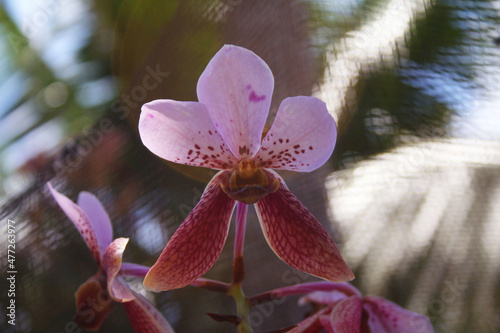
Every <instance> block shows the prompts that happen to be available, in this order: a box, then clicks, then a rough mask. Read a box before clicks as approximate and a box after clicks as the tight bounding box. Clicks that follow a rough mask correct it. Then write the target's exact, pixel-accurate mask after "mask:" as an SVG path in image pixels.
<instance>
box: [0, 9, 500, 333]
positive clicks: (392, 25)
mask: <svg viewBox="0 0 500 333" xmlns="http://www.w3.org/2000/svg"><path fill="white" fill-rule="evenodd" d="M499 11H500V1H498V0H496V1H494V0H490V1H488V0H475V1H461V0H448V1H446V0H336V1H335V0H331V1H326V0H325V1H320V0H307V1H306V0H303V1H299V0H272V1H268V0H255V1H250V0H203V1H202V0H184V1H174V0H162V1H159V0H158V1H155V0H149V1H140V2H139V1H133V0H123V1H118V0H113V1H112V0H104V1H97V0H94V1H93V0H43V1H42V0H37V1H35V0H3V1H2V2H1V7H0V78H1V79H0V133H1V135H0V161H1V166H0V177H1V180H2V181H1V186H0V203H1V205H2V210H1V228H0V244H1V248H2V253H4V254H3V255H2V258H1V261H0V262H1V270H2V272H6V270H7V266H6V264H7V261H6V259H7V255H6V252H7V220H8V219H11V220H14V221H16V231H17V232H16V236H17V239H16V264H17V270H18V275H17V294H16V301H17V303H16V304H17V325H16V326H15V327H12V326H10V325H8V324H7V322H6V316H5V309H6V304H7V301H8V299H7V295H6V293H5V292H2V295H1V297H0V315H1V316H0V318H1V319H0V325H1V328H0V330H1V331H2V332H65V325H66V324H67V323H68V322H69V321H71V318H72V316H73V314H74V312H75V305H74V296H73V295H74V292H75V291H76V289H77V288H78V286H79V285H80V284H82V283H83V282H84V281H86V280H87V278H88V277H90V276H91V275H93V274H95V272H96V270H97V267H96V266H95V263H94V261H93V258H92V256H91V255H90V252H89V251H88V250H87V248H86V246H85V244H84V242H83V241H82V240H81V238H80V236H79V234H78V233H77V231H76V229H75V228H74V227H73V226H72V224H71V223H70V221H69V220H68V219H67V218H66V216H65V215H64V214H63V213H62V212H61V211H60V209H59V208H58V207H57V205H56V204H55V202H54V200H53V199H52V197H51V196H50V195H49V194H48V191H47V188H46V186H45V183H46V182H47V181H49V180H50V181H52V183H53V184H54V186H55V187H56V188H57V189H58V190H59V191H61V192H62V193H64V194H65V195H67V196H69V197H70V198H71V199H73V200H76V197H77V194H78V192H80V191H83V190H85V191H90V192H92V193H94V194H95V195H97V196H98V197H99V198H100V199H101V201H102V202H103V203H104V204H105V206H106V209H107V210H108V212H109V213H110V215H111V218H112V221H113V227H114V235H115V237H118V236H124V237H130V238H131V241H130V243H129V245H128V247H127V250H126V252H125V255H124V257H125V260H126V261H131V262H136V263H142V264H145V265H152V264H153V263H154V262H155V260H156V258H157V257H158V255H159V253H160V252H161V250H162V249H163V247H164V245H165V244H166V242H167V241H168V239H169V237H170V236H171V235H172V233H173V232H174V231H175V229H176V228H177V226H178V225H179V224H180V223H181V222H182V220H183V219H184V217H186V216H187V214H188V213H189V212H190V211H191V209H192V208H193V207H194V205H195V204H196V203H197V201H198V200H199V198H200V196H201V193H202V192H203V189H204V186H205V184H206V181H207V180H208V179H209V178H210V174H209V173H208V172H207V171H206V170H202V169H197V168H192V167H182V166H178V165H174V164H171V163H168V162H165V161H162V160H160V159H158V158H157V157H156V156H155V155H153V154H151V153H150V152H149V151H147V149H145V148H144V147H143V146H142V144H141V142H140V138H139V137H138V134H137V120H138V116H139V112H140V107H141V105H142V104H143V103H145V102H148V101H150V100H153V99H158V98H171V99H176V100H187V101H189V100H196V93H195V91H196V82H197V80H198V77H199V75H200V74H201V72H202V71H203V69H204V67H205V66H206V64H207V63H208V61H209V60H210V59H211V57H212V56H213V55H214V54H215V53H216V52H217V50H218V49H219V48H220V47H221V46H222V45H223V44H226V43H231V44H236V45H240V46H244V47H247V48H249V49H251V50H253V51H254V52H255V53H257V54H258V55H259V56H261V57H262V58H263V59H264V60H265V61H266V62H267V63H268V64H269V66H270V67H271V70H272V71H273V73H274V76H275V81H276V84H275V87H276V88H275V92H274V96H273V102H272V107H271V113H270V116H269V124H271V123H272V119H273V117H274V114H275V112H276V109H277V107H278V105H279V103H280V102H281V100H282V99H283V98H285V97H288V96H295V95H313V96H317V97H319V98H321V99H323V100H325V101H326V102H327V104H328V108H329V110H330V111H331V113H332V115H333V116H334V117H335V119H336V120H337V121H338V127H339V138H338V142H337V146H336V149H335V152H334V155H333V156H332V158H331V159H330V161H329V162H328V163H327V164H325V165H324V166H323V167H322V168H320V169H319V170H316V171H314V172H312V173H307V174H305V173H304V174H299V173H291V172H290V173H283V174H282V175H283V177H285V179H286V181H287V183H288V184H289V187H290V189H291V190H292V191H293V192H294V193H295V194H296V195H297V196H298V197H299V198H300V199H301V200H302V201H303V203H304V204H305V205H306V206H308V207H309V208H310V210H311V211H312V212H313V213H314V214H315V216H316V217H318V219H319V220H320V221H321V222H322V223H323V224H324V225H325V226H326V227H327V228H328V229H329V230H330V232H331V234H332V236H333V237H334V238H335V240H336V241H337V244H338V245H339V247H340V248H341V251H342V253H343V255H344V257H345V259H346V261H347V262H348V263H349V264H350V266H351V267H352V268H353V270H354V272H355V273H356V277H357V278H356V280H355V281H354V282H353V283H354V284H355V285H356V286H357V287H358V288H360V290H361V291H362V292H363V293H369V294H376V295H380V296H383V297H386V298H388V299H390V300H392V301H394V302H396V303H398V304H400V305H401V306H403V307H406V308H408V309H410V310H412V311H416V312H420V313H422V314H426V315H428V316H429V317H430V319H431V321H432V323H433V325H434V327H435V330H436V332H500V111H499V109H500V50H499V45H500V26H499V23H500V16H499ZM151 73H160V74H157V75H156V76H153V77H155V80H156V81H155V83H157V84H145V81H144V80H145V78H146V77H147V76H148V75H149V76H152V74H151ZM148 80H149V79H148ZM148 82H149V83H151V82H153V81H148ZM232 233H233V229H231V234H230V236H229V238H228V242H227V244H226V247H225V249H224V252H223V254H222V255H221V257H220V259H219V261H218V262H217V263H216V265H215V266H214V268H213V269H211V270H210V271H209V272H208V273H207V276H208V277H210V278H217V279H221V280H224V281H227V282H229V280H230V277H231V265H232V258H231V247H232ZM245 263H246V269H247V277H246V280H245V284H244V287H245V291H246V293H247V295H253V294H256V293H258V292H262V291H265V290H267V289H270V288H275V287H280V286H284V285H290V284H295V283H299V282H308V281H314V280H315V278H313V277H309V276H307V275H305V274H302V273H299V272H297V271H295V270H293V269H291V268H289V267H287V266H286V265H285V264H283V263H281V261H280V260H279V259H277V258H276V256H275V255H274V254H273V253H272V252H271V251H270V250H269V248H268V247H267V245H266V244H265V240H264V238H263V236H262V232H261V231H260V227H259V226H258V222H257V218H256V216H255V213H254V211H253V209H250V215H249V221H248V233H247V238H246V247H245ZM2 274H3V273H2ZM2 276H3V275H2ZM130 283H131V285H132V286H133V287H134V288H135V289H136V290H138V291H139V292H143V293H144V291H143V290H142V289H141V281H140V280H134V279H132V280H130ZM7 287H8V286H7V282H6V279H5V278H2V280H1V281H0V290H7ZM145 295H146V296H147V297H148V298H149V299H150V300H151V301H152V302H154V303H155V304H156V305H157V307H158V308H159V309H160V310H161V311H162V313H163V314H164V315H165V316H166V317H167V318H168V320H169V321H170V322H171V323H172V325H173V326H174V327H175V328H176V330H177V331H178V332H233V331H235V329H234V328H233V327H232V326H231V325H230V324H223V323H222V324H221V323H215V322H214V321H213V320H212V319H210V318H209V317H208V316H207V315H205V313H206V312H217V313H226V314H231V313H234V312H235V309H234V306H233V304H232V302H231V299H230V298H229V297H228V296H226V295H221V294H214V293H211V292H208V291H204V290H197V289H195V288H192V287H187V288H184V289H182V290H177V291H170V292H164V293H159V294H150V293H145ZM296 301H297V297H289V298H287V300H286V302H285V303H284V304H281V305H275V304H271V305H268V306H267V307H255V308H254V309H252V312H251V321H252V324H253V325H254V327H255V330H256V332H269V331H273V330H277V329H279V328H281V327H286V326H290V325H293V324H295V323H297V322H298V321H299V320H301V319H302V318H304V317H305V316H306V315H307V314H308V313H310V312H311V311H312V308H308V307H307V306H306V307H298V306H297V305H296ZM100 332H121V333H126V332H132V330H131V328H130V325H129V323H128V321H127V319H126V316H125V311H124V310H123V308H122V307H120V306H117V307H116V308H115V309H114V310H113V312H112V314H111V315H110V317H109V318H108V319H107V320H106V321H105V323H104V325H103V326H102V328H101V330H100Z"/></svg>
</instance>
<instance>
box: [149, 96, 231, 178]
mask: <svg viewBox="0 0 500 333" xmlns="http://www.w3.org/2000/svg"><path fill="white" fill-rule="evenodd" d="M139 133H140V135H141V139H142V142H143V143H144V145H145V146H146V147H147V148H148V149H149V150H151V152H153V153H154V154H156V155H158V156H160V157H161V158H163V159H166V160H169V161H171V162H176V163H181V164H187V165H193V166H201V167H207V168H213V169H228V168H229V167H230V166H231V165H233V164H234V163H235V162H236V158H235V157H234V156H233V154H232V153H231V151H230V150H229V148H227V146H226V144H225V143H224V141H223V140H222V137H221V136H220V134H219V132H218V131H217V129H216V128H215V126H214V125H213V123H212V120H211V119H210V115H209V114H208V111H207V109H206V107H205V106H204V105H203V104H201V103H197V102H177V101H173V100H168V99H162V100H156V101H153V102H150V103H147V104H144V105H143V106H142V112H141V117H140V119H139Z"/></svg>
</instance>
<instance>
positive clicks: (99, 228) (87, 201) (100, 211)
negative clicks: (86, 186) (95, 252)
mask: <svg viewBox="0 0 500 333" xmlns="http://www.w3.org/2000/svg"><path fill="white" fill-rule="evenodd" d="M76 203H77V205H78V206H80V208H81V209H83V211H84V212H85V214H87V216H88V218H89V222H90V223H91V224H92V226H93V229H94V231H95V233H96V237H97V241H98V242H99V246H100V248H101V253H104V250H106V247H107V246H108V245H109V243H111V241H112V240H113V227H112V226H111V220H110V219H109V215H108V213H107V212H106V210H105V209H104V207H103V205H102V204H101V202H100V201H99V199H97V198H96V197H95V196H94V195H93V194H91V193H89V192H80V194H79V195H78V200H77V201H76Z"/></svg>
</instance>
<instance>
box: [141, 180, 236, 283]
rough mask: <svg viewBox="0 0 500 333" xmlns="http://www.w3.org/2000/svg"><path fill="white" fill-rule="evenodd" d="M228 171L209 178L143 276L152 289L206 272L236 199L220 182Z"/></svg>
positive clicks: (221, 241) (214, 258)
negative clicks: (201, 194)
mask: <svg viewBox="0 0 500 333" xmlns="http://www.w3.org/2000/svg"><path fill="white" fill-rule="evenodd" d="M227 173H228V172H227V171H221V172H219V173H218V174H217V175H215V176H214V178H213V179H212V180H211V181H210V183H209V184H208V185H207V188H206V189H205V191H204V192H203V196H202V197H201V199H200V202H198V204H197V205H196V207H195V208H194V209H193V211H192V212H191V213H190V214H189V215H188V217H187V218H186V219H185V220H184V222H182V224H181V225H180V227H179V228H178V229H177V231H176V232H175V233H174V235H173V236H172V238H171V239H170V241H169V242H168V244H167V246H166V247H165V249H164V250H163V252H162V254H161V255H160V258H158V260H157V261H156V263H155V264H154V265H153V267H151V270H150V271H149V273H148V274H147V275H146V278H145V279H144V287H145V288H146V289H148V290H151V291H156V292H158V291H162V290H169V289H176V288H182V287H185V286H187V285H188V284H189V283H191V282H192V281H194V280H195V279H197V278H199V277H200V276H202V275H203V274H205V273H206V272H207V271H208V270H209V269H210V268H211V267H212V266H213V264H214V263H215V261H217V258H218V257H219V255H220V253H221V251H222V248H223V246H224V243H225V242H226V238H227V234H228V230H229V222H230V221H231V214H232V212H233V209H234V206H235V203H236V202H235V201H234V200H233V199H231V198H229V197H228V196H227V194H225V193H224V192H223V191H222V188H221V186H220V184H221V180H222V178H223V177H227Z"/></svg>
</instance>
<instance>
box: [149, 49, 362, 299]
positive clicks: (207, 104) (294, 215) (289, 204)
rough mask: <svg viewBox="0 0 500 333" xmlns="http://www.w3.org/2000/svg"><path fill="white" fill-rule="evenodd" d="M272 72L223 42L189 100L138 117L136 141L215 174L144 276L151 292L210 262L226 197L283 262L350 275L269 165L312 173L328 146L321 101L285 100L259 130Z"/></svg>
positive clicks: (161, 103)
mask: <svg viewBox="0 0 500 333" xmlns="http://www.w3.org/2000/svg"><path fill="white" fill-rule="evenodd" d="M273 89H274V78H273V75H272V73H271V70H270V69H269V67H268V66H267V65H266V63H265V62H264V61H263V60H262V59H260V58H259V57H258V56H257V55H255V54H254V53H253V52H251V51H249V50H247V49H244V48H242V47H237V46H233V45H225V46H224V47H222V49H221V50H220V51H219V52H218V53H217V54H216V55H215V56H214V57H213V58H212V60H211V61H210V63H209V64H208V66H207V68H206V69H205V71H204V72H203V73H202V74H201V77H200V79H199V81H198V86H197V95H198V100H199V102H179V101H174V100H168V99H164V100H156V101H153V102H150V103H147V104H145V105H144V106H143V107H142V113H141V117H140V120H139V132H140V135H141V139H142V141H143V143H144V145H145V146H146V147H147V148H149V149H150V150H151V151H152V152H153V153H155V154H156V155H158V156H160V157H162V158H164V159H166V160H169V161H172V162H176V163H182V164H187V165H192V166H199V167H206V168H212V169H219V170H221V171H220V172H219V173H217V174H216V175H215V176H214V177H213V178H212V180H211V181H210V183H209V184H208V185H207V187H206V189H205V191H204V193H203V196H202V197H201V200H200V202H199V203H198V204H197V206H196V207H195V208H194V210H193V211H192V212H191V213H190V214H189V216H188V217H187V218H186V220H185V221H184V222H183V223H182V224H181V226H180V227H179V228H178V229H177V231H176V232H175V234H174V235H173V236H172V238H171V239H170V241H169V243H168V244H167V246H166V247H165V249H164V250H163V252H162V254H161V255H160V258H159V259H158V261H157V262H156V263H155V265H154V266H153V267H152V268H151V270H150V272H149V273H148V275H147V276H146V278H145V280H144V285H145V287H146V288H147V289H150V290H153V291H160V290H168V289H174V288H180V287H184V286H186V285H187V284H189V283H190V282H191V281H193V280H195V279H196V278H198V277H200V276H201V275H203V274H204V273H205V272H206V271H208V270H209V269H210V267H212V265H213V264H214V263H215V261H216V260H217V258H218V257H219V254H220V253H221V251H222V248H223V246H224V243H225V241H226V238H227V234H228V229H229V222H230V220H231V215H232V212H233V209H234V207H235V204H236V201H240V202H243V203H245V204H254V205H255V208H256V211H257V215H258V218H259V221H260V224H261V227H262V230H263V232H264V236H265V238H266V240H267V242H268V243H269V245H270V246H271V248H272V249H273V251H274V252H275V253H276V254H277V255H278V257H280V258H281V259H282V260H283V261H285V262H286V263H287V264H289V265H290V266H292V267H294V268H296V269H299V270H301V271H304V272H307V273H309V274H312V275H315V276H318V277H321V278H324V279H327V280H330V281H336V282H341V281H347V280H351V279H353V277H354V276H353V274H352V272H351V270H350V269H349V267H348V266H347V265H346V263H345V262H344V260H343V259H342V257H341V255H340V253H339V251H338V249H337V247H336V245H335V243H334V242H333V240H332V239H331V238H330V236H329V235H328V233H327V232H326V230H325V229H324V228H323V227H322V226H321V224H320V223H319V222H318V221H317V220H316V218H315V217H314V216H313V215H312V214H311V213H310V212H309V210H308V209H307V208H306V207H304V206H303V205H302V203H301V202H300V201H299V200H298V199H297V198H296V197H295V196H294V195H293V194H292V193H291V192H290V191H289V190H288V188H287V186H286V184H285V182H284V181H283V179H282V178H281V177H280V176H279V175H278V174H277V173H276V172H274V171H273V170H271V169H280V170H293V171H312V170H314V169H317V168H318V167H320V166H321V165H323V164H324V163H325V162H326V161H327V159H328V158H329V157H330V155H331V153H332V151H333V148H334V146H335V141H336V136H337V129H336V125H335V121H334V120H333V118H332V117H331V115H330V114H329V113H328V110H327V108H326V105H325V103H323V102H322V101H320V100H319V99H317V98H313V97H306V96H297V97H290V98H287V99H285V100H284V101H283V102H282V103H281V105H280V107H279V109H278V112H277V115H276V119H275V120H274V123H273V125H272V127H271V129H270V130H269V132H268V133H267V134H266V135H265V137H264V138H263V139H262V136H263V130H264V125H265V122H266V118H267V116H268V113H269V107H270V105H271V97H272V94H273Z"/></svg>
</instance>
